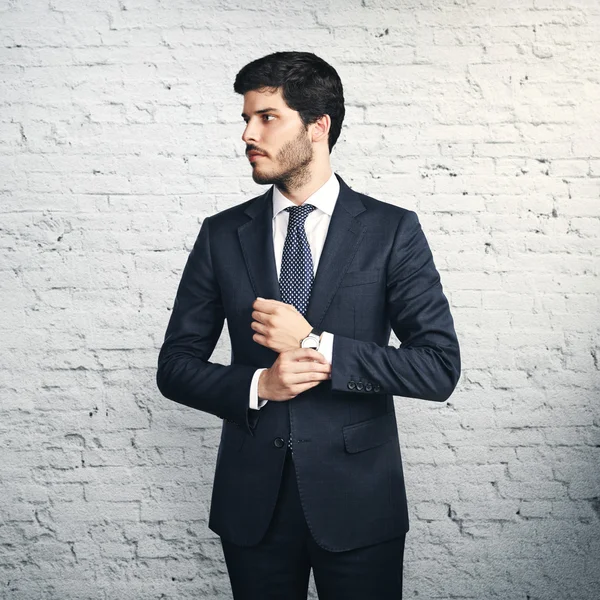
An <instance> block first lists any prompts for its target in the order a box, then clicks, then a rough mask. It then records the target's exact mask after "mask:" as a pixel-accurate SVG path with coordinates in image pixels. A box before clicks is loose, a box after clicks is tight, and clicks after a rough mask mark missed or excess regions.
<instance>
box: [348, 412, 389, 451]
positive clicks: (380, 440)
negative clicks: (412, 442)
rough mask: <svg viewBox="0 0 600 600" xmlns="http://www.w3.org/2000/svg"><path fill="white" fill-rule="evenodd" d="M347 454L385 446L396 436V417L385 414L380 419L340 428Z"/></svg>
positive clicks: (376, 418)
mask: <svg viewBox="0 0 600 600" xmlns="http://www.w3.org/2000/svg"><path fill="white" fill-rule="evenodd" d="M342 431H343V433H344V444H345V446H346V450H347V451H348V452H352V453H354V452H362V451H363V450H368V449H369V448H375V447H376V446H381V445H382V444H385V443H386V442H388V441H389V440H390V439H392V438H393V437H394V435H396V432H397V428H396V417H395V415H394V413H386V414H385V415H382V416H380V417H375V418H374V419H369V420H368V421H362V422H361V423H354V424H352V425H346V426H345V427H343V428H342Z"/></svg>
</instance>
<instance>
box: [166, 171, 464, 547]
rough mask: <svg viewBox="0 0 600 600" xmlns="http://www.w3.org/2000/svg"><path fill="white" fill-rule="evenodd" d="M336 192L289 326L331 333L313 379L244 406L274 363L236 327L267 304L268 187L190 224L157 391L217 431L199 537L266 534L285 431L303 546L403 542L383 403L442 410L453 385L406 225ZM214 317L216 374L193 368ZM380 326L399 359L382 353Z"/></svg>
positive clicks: (396, 461)
mask: <svg viewBox="0 0 600 600" xmlns="http://www.w3.org/2000/svg"><path fill="white" fill-rule="evenodd" d="M338 179H339V181H340V193H339V197H338V199H337V202H336V205H335V209H334V211H333V214H332V216H331V221H330V224H329V230H328V233H327V237H326V240H325V245H324V247H323V252H322V255H321V258H320V261H319V265H318V269H317V273H316V276H315V280H314V285H313V289H312V293H311V298H310V303H309V306H308V310H307V313H306V315H305V317H306V319H307V321H308V322H309V323H310V324H311V325H312V326H313V327H318V328H319V329H323V330H325V331H329V332H331V333H333V334H334V343H333V358H332V371H331V379H330V380H329V381H323V382H321V383H320V384H319V385H318V386H316V387H314V388H312V389H310V390H308V391H306V392H303V393H301V394H299V395H298V396H296V397H295V398H293V399H292V400H290V401H288V402H268V403H267V404H266V405H265V406H264V407H263V408H262V409H261V410H259V411H255V410H252V409H249V408H248V401H249V390H250V382H251V379H252V376H253V374H254V372H255V370H256V369H257V368H259V367H270V366H271V365H272V364H273V363H274V361H275V360H276V358H277V353H275V352H274V351H272V350H270V349H268V348H266V347H264V346H261V345H260V344H257V343H256V342H255V341H254V340H253V339H252V336H253V334H254V330H253V329H252V328H251V327H250V323H251V322H252V316H251V313H252V303H253V302H254V300H255V299H256V297H257V296H261V297H263V298H273V299H276V300H280V299H281V297H280V293H279V286H278V280H277V271H276V266H275V256H274V251H273V235H272V222H271V221H272V188H270V189H269V190H268V191H267V192H266V193H264V194H263V195H261V196H258V197H256V198H253V199H252V200H249V201H247V202H245V203H243V204H240V205H238V206H234V207H233V208H230V209H228V210H225V211H222V212H220V213H218V214H216V215H213V216H210V217H207V218H205V219H204V221H203V223H202V226H201V228H200V232H199V234H198V237H197V239H196V242H195V244H194V247H193V249H192V251H191V252H190V255H189V257H188V260H187V263H186V266H185V269H184V271H183V275H182V278H181V282H180V284H179V288H178V290H177V295H176V298H175V303H174V306H173V312H172V315H171V318H170V320H169V324H168V327H167V331H166V334H165V339H164V344H163V346H162V348H161V350H160V355H159V359H158V372H157V384H158V387H159V389H160V391H161V393H162V394H163V395H164V396H166V397H167V398H169V399H171V400H174V401H175V402H179V403H181V404H184V405H186V406H189V407H192V408H195V409H198V410H203V411H206V412H208V413H211V414H213V415H216V416H218V417H220V418H222V419H223V426H222V432H221V441H220V445H219V450H218V455H217V465H216V472H215V479H214V485H213V494H212V502H211V510H210V520H209V527H210V529H212V530H213V531H214V532H216V533H217V534H218V535H220V536H222V537H223V538H225V539H227V540H229V541H231V542H234V543H236V544H239V545H245V546H251V545H254V544H257V543H258V542H259V541H260V540H261V538H262V537H263V535H264V534H265V532H266V530H267V527H268V525H269V522H270V519H271V516H272V513H273V509H274V506H275V502H276V500H277V493H278V489H279V483H280V479H281V473H282V467H283V464H284V457H285V452H286V446H285V444H281V441H282V440H286V441H287V438H288V435H289V433H290V429H291V432H292V435H293V442H294V464H295V468H296V472H297V481H298V487H299V491H300V496H301V500H302V506H303V509H304V513H305V517H306V520H307V523H308V526H309V528H310V531H311V533H312V535H313V536H314V538H315V540H316V541H317V543H318V544H319V545H321V546H322V547H323V548H325V549H327V550H330V551H343V550H350V549H353V548H358V547H361V546H366V545H370V544H374V543H377V542H382V541H385V540H388V539H391V538H393V537H396V536H398V535H402V534H403V533H405V532H406V531H407V530H408V527H409V525H408V511H407V504H406V495H405V490H404V478H403V473H402V461H401V457H400V447H399V443H398V429H397V424H396V417H395V412H394V404H393V395H397V396H408V397H412V398H423V399H427V400H435V401H445V400H446V399H447V398H448V397H449V396H450V394H451V393H452V391H453V390H454V388H455V386H456V383H457V381H458V378H459V374H460V353H459V346H458V341H457V338H456V333H455V331H454V325H453V320H452V316H451V314H450V310H449V306H448V302H447V300H446V297H445V296H444V293H443V291H442V285H441V283H440V277H439V274H438V272H437V270H436V268H435V265H434V262H433V258H432V255H431V252H430V249H429V246H428V244H427V241H426V239H425V235H424V234H423V231H422V229H421V226H420V224H419V221H418V219H417V216H416V214H415V213H414V212H412V211H409V210H405V209H403V208H399V207H397V206H394V205H392V204H388V203H385V202H381V201H379V200H375V199H373V198H370V197H368V196H365V195H363V194H359V193H357V192H355V191H353V190H352V189H350V188H349V187H348V186H347V185H346V184H345V183H344V182H343V180H342V179H341V178H340V177H339V176H338ZM225 319H227V322H228V330H229V336H230V339H231V350H232V354H231V364H230V365H220V364H216V363H213V362H210V361H209V359H210V357H211V354H212V352H213V349H214V347H215V345H216V343H217V341H218V339H219V336H220V334H221V331H222V329H223V324H224V320H225ZM392 329H393V331H394V333H395V334H396V335H397V337H398V339H399V340H400V342H401V345H400V347H399V348H396V347H393V346H390V345H388V343H389V337H390V331H391V330H392Z"/></svg>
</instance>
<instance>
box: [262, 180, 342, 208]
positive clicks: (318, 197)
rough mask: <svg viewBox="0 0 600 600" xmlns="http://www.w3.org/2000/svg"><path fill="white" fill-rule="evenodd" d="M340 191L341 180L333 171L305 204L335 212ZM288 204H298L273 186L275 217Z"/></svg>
mask: <svg viewBox="0 0 600 600" xmlns="http://www.w3.org/2000/svg"><path fill="white" fill-rule="evenodd" d="M339 193H340V182H339V181H338V178H337V177H336V176H335V174H334V173H333V172H332V173H331V177H330V178H329V179H328V180H327V181H326V182H325V183H324V184H323V185H322V186H321V187H320V188H319V189H318V190H317V191H316V192H315V193H314V194H312V196H309V197H308V198H307V199H306V200H305V201H304V202H303V204H306V203H308V204H312V205H313V206H316V207H317V208H318V209H319V210H322V211H323V212H324V213H326V214H328V215H329V216H330V217H331V215H332V214H333V209H334V207H335V203H336V201H337V197H338V195H339ZM288 206H296V205H295V204H294V203H293V202H292V201H291V200H289V199H288V198H286V197H285V196H284V195H283V194H282V193H281V192H280V191H279V189H278V188H277V186H275V185H274V186H273V218H275V217H276V216H277V215H278V214H279V213H280V212H281V211H282V210H284V209H285V208H287V207H288Z"/></svg>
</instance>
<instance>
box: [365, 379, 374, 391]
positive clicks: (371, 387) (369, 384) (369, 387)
mask: <svg viewBox="0 0 600 600" xmlns="http://www.w3.org/2000/svg"><path fill="white" fill-rule="evenodd" d="M372 391H373V384H372V383H371V382H370V381H369V382H368V383H366V384H365V392H372Z"/></svg>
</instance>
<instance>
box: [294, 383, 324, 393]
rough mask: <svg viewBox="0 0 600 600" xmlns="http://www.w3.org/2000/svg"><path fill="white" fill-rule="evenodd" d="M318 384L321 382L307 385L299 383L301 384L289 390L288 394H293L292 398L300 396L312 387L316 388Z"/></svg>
mask: <svg viewBox="0 0 600 600" xmlns="http://www.w3.org/2000/svg"><path fill="white" fill-rule="evenodd" d="M320 383H322V381H309V382H307V383H301V384H298V385H295V386H293V387H292V388H291V389H290V392H291V393H292V394H294V396H297V395H298V394H301V393H302V392H305V391H306V390H310V389H312V388H314V387H317V386H318V385H319V384H320Z"/></svg>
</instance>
